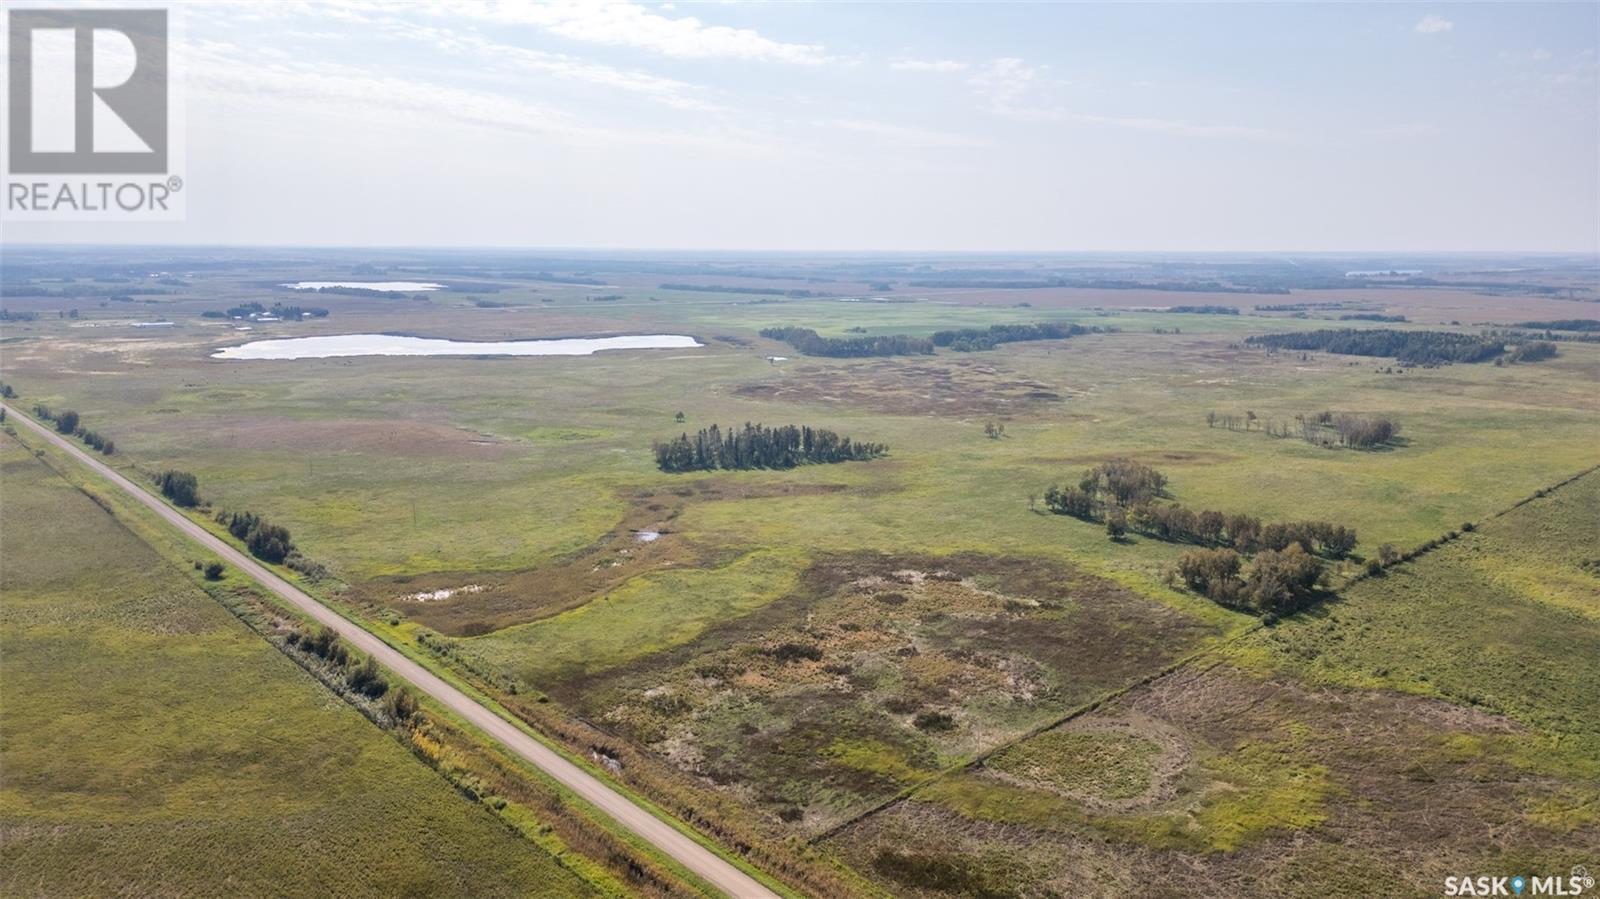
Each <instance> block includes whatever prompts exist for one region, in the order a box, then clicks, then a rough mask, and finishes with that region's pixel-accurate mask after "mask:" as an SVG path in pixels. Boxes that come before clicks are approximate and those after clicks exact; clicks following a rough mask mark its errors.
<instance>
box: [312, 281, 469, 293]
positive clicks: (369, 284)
mask: <svg viewBox="0 0 1600 899" xmlns="http://www.w3.org/2000/svg"><path fill="white" fill-rule="evenodd" d="M282 286H283V287H287V288H289V289H290V290H321V289H323V288H324V287H354V288H356V289H357V290H402V291H403V290H443V289H444V285H443V284H434V283H433V282H431V281H296V282H294V283H293V284H284V285H282Z"/></svg>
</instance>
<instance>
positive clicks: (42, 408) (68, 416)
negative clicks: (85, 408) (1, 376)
mask: <svg viewBox="0 0 1600 899" xmlns="http://www.w3.org/2000/svg"><path fill="white" fill-rule="evenodd" d="M10 389H11V388H10V387H7V388H6V390H10ZM5 396H8V397H10V396H15V394H14V393H7V394H5ZM33 414H34V415H35V416H37V417H38V418H39V419H40V420H42V421H48V422H52V423H54V424H55V426H56V431H57V432H58V433H61V434H65V435H67V436H68V437H76V438H78V439H79V440H82V441H83V442H84V443H86V444H88V445H89V448H90V449H95V450H99V451H100V452H101V453H103V454H104V455H107V456H109V455H111V454H112V453H115V452H116V451H117V443H116V441H115V440H112V439H111V438H110V437H106V436H105V435H103V434H100V433H99V432H97V431H91V430H89V429H88V428H85V427H84V426H83V424H82V421H81V419H80V417H79V415H78V413H77V412H74V411H73V410H71V409H67V410H65V411H62V412H56V411H55V410H53V409H51V408H50V407H49V406H46V405H45V404H44V403H34V404H33Z"/></svg>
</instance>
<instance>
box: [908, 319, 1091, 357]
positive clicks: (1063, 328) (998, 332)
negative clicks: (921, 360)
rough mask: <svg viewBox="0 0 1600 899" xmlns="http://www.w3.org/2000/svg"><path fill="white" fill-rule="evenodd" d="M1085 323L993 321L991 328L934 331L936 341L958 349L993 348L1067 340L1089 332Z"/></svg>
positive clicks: (967, 351)
mask: <svg viewBox="0 0 1600 899" xmlns="http://www.w3.org/2000/svg"><path fill="white" fill-rule="evenodd" d="M1087 333H1089V329H1088V328H1085V327H1084V326H1082V325H1073V324H1067V323H1064V322H1038V323H1036V324H1031V325H1020V324H1019V325H990V326H989V327H987V328H961V329H959V330H954V331H935V332H933V338H932V339H933V345H934V346H940V347H949V348H950V349H952V350H955V351H956V352H958V353H971V352H977V351H980V350H992V349H994V348H995V347H996V346H999V345H1000V344H1002V343H1018V342H1021V341H1026V340H1064V339H1066V338H1068V337H1073V336H1076V335H1078V334H1087Z"/></svg>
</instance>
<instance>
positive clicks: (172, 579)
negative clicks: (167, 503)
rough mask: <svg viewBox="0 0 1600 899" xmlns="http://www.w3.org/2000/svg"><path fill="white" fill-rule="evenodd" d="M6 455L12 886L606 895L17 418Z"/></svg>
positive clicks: (0, 703)
mask: <svg viewBox="0 0 1600 899" xmlns="http://www.w3.org/2000/svg"><path fill="white" fill-rule="evenodd" d="M0 473H3V475H4V478H5V502H4V503H3V504H0V540H3V541H4V544H5V552H4V555H3V563H0V589H3V590H4V592H5V597H6V599H5V603H4V605H3V607H0V639H3V641H4V646H5V662H4V667H5V687H4V697H3V700H0V730H4V732H5V734H6V739H5V747H4V751H3V755H0V768H3V769H4V771H5V782H4V787H3V789H0V860H3V863H0V869H3V872H4V873H3V874H0V892H4V893H5V894H6V895H11V896H60V895H107V896H110V895H152V894H162V895H217V896H232V895H242V894H252V895H264V894H275V893H281V892H302V893H306V894H311V893H336V894H339V895H352V896H353V895H371V896H392V895H396V894H401V893H413V894H415V893H422V894H428V895H459V896H482V895H496V896H522V895H527V894H528V893H529V892H537V893H539V894H541V895H562V896H586V895H595V894H596V891H595V890H594V889H593V888H592V887H590V886H589V885H588V884H587V883H586V882H585V881H584V880H583V879H581V878H580V877H578V876H577V875H575V874H573V873H572V872H571V871H569V870H567V869H566V868H564V867H563V866H562V865H561V864H560V863H558V862H557V861H556V860H555V859H553V858H552V857H551V856H549V855H547V854H546V853H545V852H544V851H543V850H541V849H539V848H538V847H536V846H534V845H532V844H530V843H528V842H527V841H525V840H523V839H521V838H519V837H517V836H515V835H514V834H513V833H512V832H511V831H510V830H508V829H507V828H506V827H505V826H504V825H503V824H502V823H501V822H499V821H497V820H496V819H495V818H494V816H493V815H491V814H490V813H488V812H487V811H486V810H485V809H483V808H482V807H480V806H478V805H476V804H475V803H472V802H470V801H468V800H467V799H465V798H463V797H462V796H461V795H460V794H459V793H457V792H456V791H455V790H454V789H452V788H451V786H450V785H449V784H448V783H447V782H446V781H445V780H444V779H443V778H441V777H440V776H439V775H438V774H436V773H434V772H433V771H431V770H429V769H428V768H427V767H426V766H424V765H423V764H422V763H421V762H419V761H418V760H417V759H415V758H414V757H413V756H412V755H411V754H410V753H409V752H408V751H406V749H405V748H404V747H402V746H401V745H400V744H399V743H398V742H396V741H395V740H393V739H392V738H390V737H389V736H388V735H387V734H385V733H383V732H382V731H380V730H378V729H377V728H375V727H374V726H373V725H372V724H371V723H370V722H368V721H367V719H365V718H363V717H362V716H361V714H360V713H358V712H357V711H356V710H355V709H353V708H351V707H350V706H348V705H346V704H345V702H344V701H343V700H341V699H340V698H339V697H338V696H336V695H335V694H333V693H331V692H330V691H328V690H327V689H326V688H325V687H324V686H323V685H322V684H321V683H319V682H318V681H317V680H316V679H314V678H313V677H312V676H311V675H310V674H308V673H306V672H305V671H303V670H301V669H300V668H299V667H297V666H296V665H295V664H294V663H293V662H291V661H290V660H289V659H288V658H286V657H285V656H283V655H282V654H280V653H279V652H278V651H277V650H276V649H274V648H272V647H271V646H270V645H269V644H267V643H266V642H265V641H263V640H261V639H260V638H259V637H258V636H257V635H256V634H254V633H252V632H251V631H250V630H249V629H248V628H246V627H245V626H244V625H243V624H241V623H240V622H239V621H238V620H237V619H235V618H234V617H233V616H231V615H230V614H229V613H228V612H227V611H226V610H224V609H223V607H222V606H221V605H219V604H218V603H217V602H216V601H215V600H213V599H212V598H211V597H210V596H207V595H206V594H205V593H204V592H203V591H202V590H200V589H199V588H198V587H197V586H196V585H195V584H194V583H193V582H191V581H190V580H189V579H188V578H186V577H185V576H184V575H183V573H181V572H180V571H179V570H178V569H176V568H175V567H173V565H172V564H171V563H170V562H169V561H168V560H166V559H164V558H162V557H161V556H160V555H158V554H157V553H156V552H155V551H153V550H152V549H151V548H150V547H149V546H147V545H146V544H145V543H144V542H143V541H142V540H140V538H139V537H138V536H136V535H135V534H134V533H132V532H131V531H129V530H127V529H126V528H125V527H123V525H121V524H120V523H119V522H118V521H117V520H116V519H115V518H113V517H112V516H110V515H109V514H107V512H106V511H105V510H103V509H101V508H100V507H99V506H97V505H95V503H94V502H92V501H91V500H90V498H89V497H88V496H86V495H84V494H83V493H80V492H79V491H78V490H76V489H75V488H74V487H73V486H72V485H71V484H69V483H67V482H66V481H64V480H62V479H61V478H60V477H58V476H57V475H56V474H55V473H54V472H53V471H52V470H51V469H50V468H49V467H47V466H46V464H45V463H44V462H43V461H41V460H39V459H36V458H34V456H33V455H32V454H31V453H29V452H27V451H25V450H23V449H22V448H21V447H20V446H19V445H18V444H17V443H16V442H15V441H14V440H13V439H12V438H9V437H3V436H0ZM88 560H94V563H93V564H92V565H91V564H87V562H88Z"/></svg>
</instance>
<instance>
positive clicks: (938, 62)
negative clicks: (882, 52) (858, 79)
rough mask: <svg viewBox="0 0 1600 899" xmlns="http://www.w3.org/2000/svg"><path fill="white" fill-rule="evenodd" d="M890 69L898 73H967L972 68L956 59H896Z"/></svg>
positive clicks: (892, 61) (891, 62) (891, 63)
mask: <svg viewBox="0 0 1600 899" xmlns="http://www.w3.org/2000/svg"><path fill="white" fill-rule="evenodd" d="M889 68H891V69H894V70H895V71H896V72H965V71H966V70H967V69H969V68H971V66H969V65H967V64H966V63H964V62H959V61H957V60H954V59H905V58H901V59H894V60H890V62H889Z"/></svg>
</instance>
